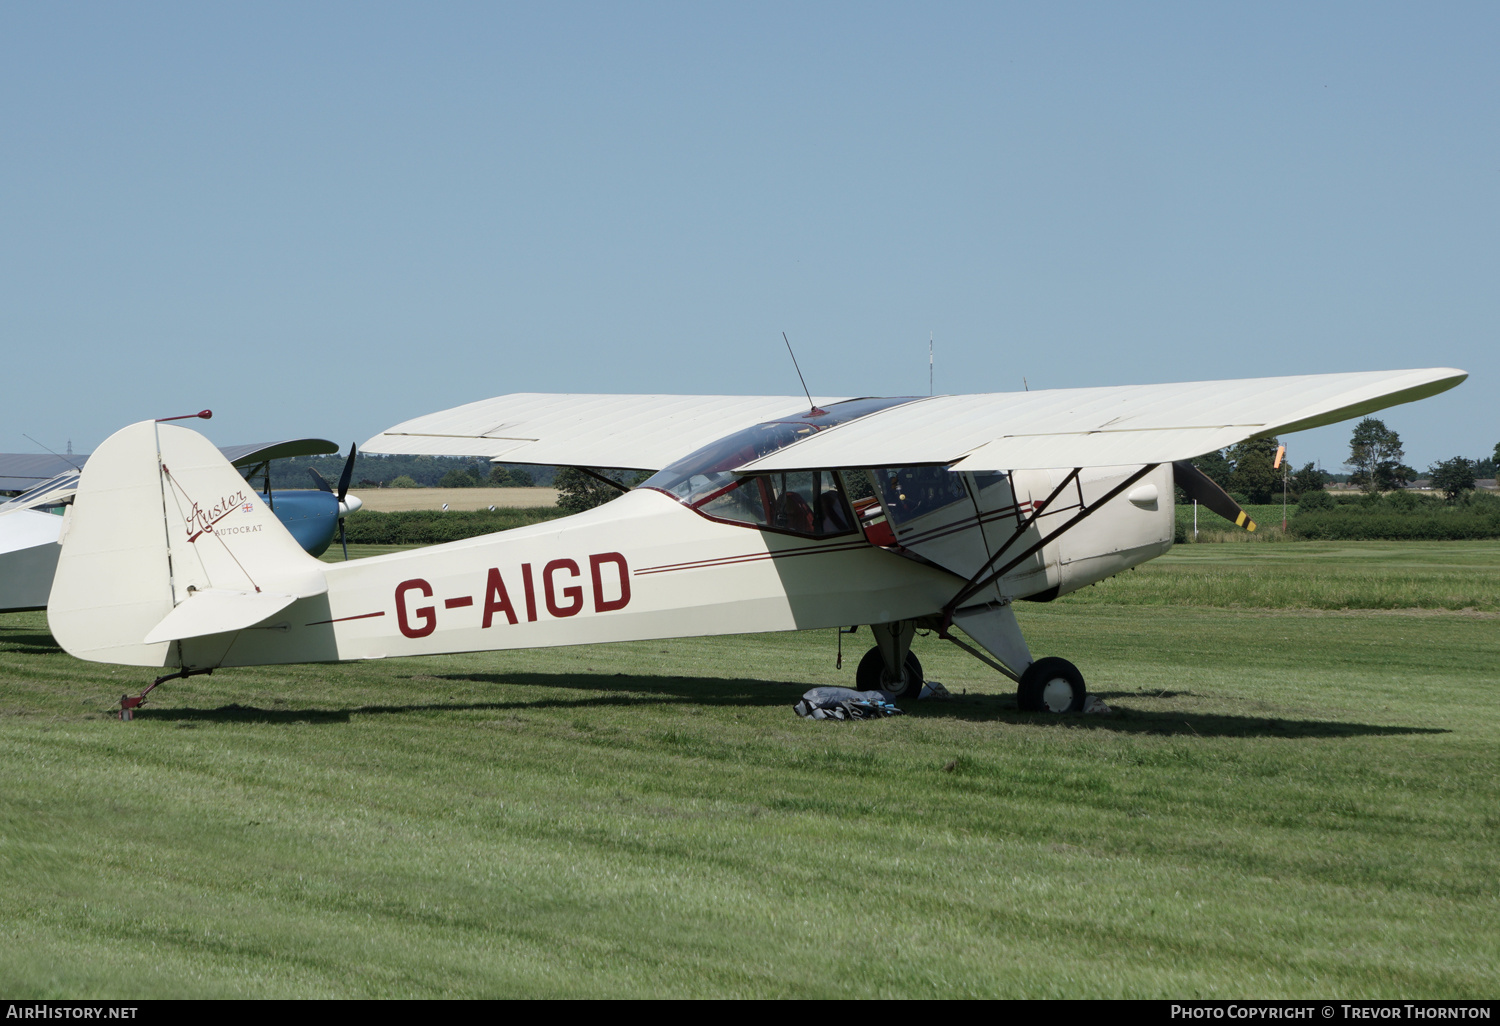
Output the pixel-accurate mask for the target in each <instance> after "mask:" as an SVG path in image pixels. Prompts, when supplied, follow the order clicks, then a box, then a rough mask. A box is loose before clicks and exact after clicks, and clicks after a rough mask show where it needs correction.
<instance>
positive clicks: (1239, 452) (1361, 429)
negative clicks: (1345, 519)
mask: <svg viewBox="0 0 1500 1026" xmlns="http://www.w3.org/2000/svg"><path fill="white" fill-rule="evenodd" d="M1280 444H1281V443H1280V442H1279V441H1278V440H1277V439H1275V438H1251V439H1248V440H1246V441H1244V442H1240V443H1239V444H1238V445H1233V446H1230V447H1229V448H1227V449H1220V450H1219V451H1218V452H1211V453H1206V454H1204V455H1202V456H1199V457H1197V458H1195V459H1194V460H1192V463H1193V464H1194V466H1196V467H1198V469H1200V470H1202V471H1203V472H1204V473H1205V474H1207V475H1208V476H1209V477H1210V478H1212V479H1213V480H1214V481H1215V482H1216V483H1217V484H1218V485H1219V487H1221V488H1223V489H1224V490H1225V491H1227V492H1229V493H1230V494H1231V495H1233V496H1234V497H1235V498H1236V499H1237V500H1238V501H1239V502H1240V503H1242V504H1243V503H1250V504H1253V505H1260V504H1263V503H1267V502H1272V501H1274V500H1276V499H1278V498H1280V496H1281V492H1282V488H1283V485H1285V490H1286V494H1287V498H1288V499H1289V500H1290V501H1292V502H1296V501H1298V500H1300V499H1301V498H1302V497H1303V496H1305V495H1307V494H1308V493H1309V492H1320V491H1322V490H1323V489H1324V488H1325V487H1326V486H1327V485H1328V484H1329V483H1330V482H1331V481H1333V480H1335V479H1337V480H1340V481H1343V482H1347V483H1349V484H1352V485H1355V486H1356V487H1358V488H1359V489H1360V490H1361V491H1363V492H1364V493H1365V494H1367V495H1379V494H1381V493H1383V492H1392V491H1398V490H1401V489H1405V488H1408V487H1410V485H1411V484H1412V482H1414V481H1416V480H1417V479H1418V477H1419V472H1418V471H1417V470H1415V469H1413V468H1412V467H1409V466H1407V465H1406V463H1405V462H1404V460H1405V458H1406V454H1405V451H1404V450H1403V448H1402V445H1401V436H1400V435H1399V434H1397V433H1396V432H1395V431H1393V430H1391V429H1390V428H1388V427H1386V425H1385V422H1384V421H1380V420H1377V419H1375V418H1374V417H1366V418H1365V419H1364V420H1361V421H1360V422H1359V423H1358V424H1356V425H1355V426H1354V432H1353V434H1352V435H1351V436H1350V439H1349V458H1348V461H1347V463H1346V466H1347V467H1348V470H1349V472H1348V473H1347V474H1341V475H1333V474H1328V473H1325V472H1323V471H1322V470H1319V469H1318V468H1317V467H1315V466H1314V465H1313V464H1311V463H1304V464H1303V465H1302V466H1301V467H1300V468H1299V469H1295V470H1294V469H1292V468H1291V467H1287V468H1286V472H1285V475H1283V472H1282V470H1280V469H1277V468H1276V467H1275V466H1274V463H1275V462H1276V450H1277V448H1278V447H1279V446H1280ZM1497 464H1500V443H1497V444H1496V445H1495V449H1494V452H1493V453H1491V454H1490V455H1489V456H1485V457H1482V458H1480V459H1467V458H1465V457H1463V456H1454V457H1453V458H1451V459H1447V460H1440V461H1439V462H1437V463H1434V464H1432V465H1431V466H1430V467H1428V468H1427V476H1428V478H1429V483H1430V485H1431V486H1432V488H1434V489H1436V490H1438V491H1441V492H1443V494H1444V497H1445V498H1446V499H1447V500H1448V501H1449V502H1453V501H1455V500H1457V499H1458V498H1460V497H1461V496H1463V495H1464V493H1466V492H1471V491H1473V490H1474V487H1475V483H1476V482H1477V481H1478V480H1480V479H1483V478H1493V477H1494V476H1495V468H1496V465H1497ZM1283 476H1284V478H1285V479H1284V480H1283Z"/></svg>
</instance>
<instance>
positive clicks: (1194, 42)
mask: <svg viewBox="0 0 1500 1026" xmlns="http://www.w3.org/2000/svg"><path fill="white" fill-rule="evenodd" d="M1497 45H1500V5H1496V4H1493V3H1488V4H1462V3H1446V4H1439V5H1431V4H1427V5H1419V4H1408V5H1404V6H1400V5H1379V4H1372V3H1364V2H1361V3H1350V4H1337V3H1319V4H1303V3H1299V4H1285V5H1272V4H1205V3H1191V4H1145V3H1132V4H1118V3H1100V4H1046V5H1042V4H1034V3H1027V4H1015V5H1006V4H999V3H983V4H973V5H969V4H931V3H924V4H920V5H919V4H906V5H882V4H874V3H868V2H860V3H854V4H833V3H814V4H807V3H798V4H784V5H778V4H770V3H757V4H738V5H734V4H723V3H682V4H660V3H612V4H565V3H548V4H526V5H515V6H507V5H502V4H498V3H483V4H473V5H465V4H457V3H447V4H421V5H417V4H405V5H398V4H374V3H358V4H328V3H324V4H316V3H314V4H306V3H296V4H272V3H257V4H243V5H238V6H233V5H227V4H202V3H192V4H181V5H175V6H173V5H163V4H106V3H99V4H78V3H50V4H39V3H33V4H27V3H10V4H6V5H4V6H0V340H3V342H0V345H3V352H4V376H5V377H4V380H5V382H6V385H7V387H6V388H5V389H4V402H3V407H0V450H3V451H16V452H29V451H36V448H35V447H34V446H33V445H32V444H31V443H30V442H28V441H27V440H26V439H25V438H24V437H23V434H30V435H32V436H34V437H35V438H37V439H39V440H40V441H42V442H44V443H45V444H47V445H49V446H53V447H56V448H59V449H60V448H61V447H62V446H63V445H64V444H65V443H66V442H67V441H68V440H69V439H71V440H72V442H73V445H74V447H75V449H77V450H78V451H88V450H89V449H91V448H92V447H94V446H95V445H97V444H98V443H99V442H100V441H101V440H102V439H103V438H104V437H106V436H107V435H108V434H109V433H110V432H112V431H114V430H115V429H117V428H119V427H121V426H123V425H124V424H126V423H128V422H131V421H134V420H139V419H143V418H146V417H152V416H164V415H168V414H173V413H179V412H187V411H191V410H197V409H199V408H202V407H205V406H208V407H212V408H213V409H214V411H215V414H216V416H215V419H214V420H213V421H212V422H211V424H208V425H204V427H205V428H206V429H207V431H208V433H209V435H210V437H212V438H214V439H215V441H218V442H220V443H221V444H222V443H230V442H244V441H259V440H264V439H270V438H280V437H286V436H290V435H301V434H317V435H327V436H329V437H332V438H335V439H337V440H339V441H340V442H341V443H344V444H347V442H348V441H350V440H351V439H358V440H362V439H364V438H366V437H368V436H369V435H371V434H374V433H375V432H376V431H378V430H380V429H381V428H384V427H386V426H388V425H390V424H393V423H395V422H397V421H399V420H402V419H404V418H407V417H410V416H414V415H417V414H420V413H426V412H430V411H433V410H437V409H442V408H445V407H448V406H453V405H457V404H459V403H462V402H467V401H470V400H474V399H479V398H484V397H488V396H491V395H498V394H501V393H504V392H511V391H585V392H587V391H597V392H644V391H660V392H715V391H722V392H731V393H792V392H795V391H796V390H797V383H796V378H795V376H794V374H793V372H792V369H791V366H790V364H789V362H788V360H787V357H786V353H785V351H784V349H783V347H782V343H781V336H780V332H781V331H783V330H785V331H786V332H787V333H788V334H789V335H790V336H791V339H792V341H793V343H794V344H795V345H796V346H797V350H798V355H799V357H800V359H801V362H802V368H803V370H804V372H805V373H806V375H807V379H808V383H809V385H810V386H811V387H812V388H813V390H814V391H815V392H821V393H824V394H848V395H860V394H900V393H925V392H926V390H927V352H926V347H927V338H928V333H929V332H932V333H933V335H934V336H935V338H936V348H937V375H936V377H937V389H938V391H940V392H972V391H1003V390H1010V389H1015V388H1020V387H1021V383H1022V378H1023V376H1024V377H1025V378H1026V379H1028V380H1029V382H1030V384H1031V386H1032V387H1033V388H1037V387H1061V386H1075V385H1096V384H1115V383H1129V382H1155V381H1171V380H1192V379H1200V378H1216V377H1241V376H1252V375H1254V376H1258V375H1263V374H1278V373H1286V374H1295V373H1313V372H1323V371H1338V370H1368V369H1383V368H1394V367H1412V366H1433V365H1447V366H1457V367H1462V368H1464V369H1466V370H1468V371H1470V372H1471V375H1472V376H1471V378H1470V380H1469V381H1468V382H1467V383H1466V384H1464V385H1462V386H1460V387H1459V389H1457V390H1456V391H1454V392H1451V393H1448V394H1447V395H1445V396H1442V397H1439V398H1436V399H1431V400H1427V401H1426V402H1424V403H1420V404H1417V405H1414V406H1407V407H1401V408H1398V409H1396V410H1392V411H1388V412H1387V413H1386V414H1385V415H1384V419H1385V420H1386V423H1387V424H1388V425H1390V426H1391V427H1393V428H1395V429H1396V430H1397V431H1399V432H1400V433H1401V436H1402V438H1403V440H1404V441H1405V442H1406V452H1407V459H1408V462H1410V463H1412V464H1413V465H1415V466H1418V467H1425V466H1426V465H1427V464H1428V463H1429V462H1431V461H1433V460H1437V459H1441V458H1446V457H1448V456H1451V455H1455V454H1465V455H1470V456H1475V455H1481V454H1487V453H1488V452H1489V451H1490V450H1491V449H1492V447H1493V446H1494V445H1495V443H1496V442H1497V441H1500V417H1497V415H1496V412H1495V410H1496V404H1495V401H1494V399H1495V387H1496V381H1497V372H1500V347H1497V345H1496V342H1497V334H1500V333H1497V327H1500V259H1497V247H1500V216H1497V204H1496V199H1497V190H1500V137H1497V127H1500V71H1497V62H1496V53H1497ZM1348 434H1349V429H1348V428H1347V427H1335V428H1324V429H1320V430H1319V431H1316V432H1309V433H1306V434H1304V435H1300V436H1294V437H1293V438H1292V439H1291V444H1292V457H1293V459H1294V461H1296V462H1298V463H1300V462H1304V461H1306V460H1311V459H1320V460H1321V461H1322V463H1323V464H1324V465H1325V467H1328V468H1330V469H1336V468H1337V467H1338V466H1339V465H1340V464H1341V463H1342V461H1343V459H1344V457H1345V456H1346V454H1347V438H1348Z"/></svg>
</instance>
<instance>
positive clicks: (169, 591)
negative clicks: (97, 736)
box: [47, 421, 327, 666]
mask: <svg viewBox="0 0 1500 1026" xmlns="http://www.w3.org/2000/svg"><path fill="white" fill-rule="evenodd" d="M61 541H62V553H61V555H60V556H59V557H58V561H57V574H56V576H55V577H54V578H53V581H52V594H51V597H50V598H49V600H48V604H47V619H48V621H49V623H50V625H51V628H52V635H53V637H54V638H56V639H57V641H58V643H59V644H60V645H62V647H63V648H64V649H66V650H67V651H68V652H69V653H70V654H72V655H75V656H77V657H79V658H80V659H92V660H95V661H98V662H111V663H126V664H130V665H135V666H178V665H182V663H181V646H180V645H178V644H175V643H176V642H178V641H180V640H181V639H183V638H192V637H201V636H205V635H210V634H222V633H225V632H228V631H236V630H241V629H243V628H245V627H250V626H252V625H254V624H256V623H259V622H261V621H262V620H265V619H266V618H267V617H269V616H272V615H273V614H275V613H276V612H278V611H279V610H280V609H282V608H284V607H286V606H288V605H290V604H291V603H292V602H294V601H295V600H296V599H298V598H303V597H307V596H311V595H317V594H321V593H322V592H324V591H326V590H327V583H326V581H325V580H324V578H323V573H322V569H321V568H322V564H321V563H320V562H318V560H316V559H314V558H313V557H311V556H309V555H308V554H307V553H305V552H303V551H302V548H301V546H299V545H298V544H297V542H296V540H295V539H293V538H292V536H291V535H290V534H289V533H288V532H287V530H286V528H285V527H283V526H282V525H281V523H280V522H279V521H278V520H277V519H276V516H275V514H274V513H272V512H271V511H270V510H269V509H268V508H266V506H265V504H264V503H263V502H261V500H260V498H259V497H258V496H257V495H256V494H255V492H254V490H253V489H251V487H250V486H249V485H248V484H247V483H246V482H245V480H244V479H243V478H242V477H240V475H239V472H238V471H236V470H235V469H234V467H232V466H231V465H230V464H229V463H228V461H226V460H225V459H224V457H223V456H222V455H221V454H220V453H219V451H218V450H217V449H215V448H214V447H213V445H212V444H211V443H210V442H209V441H208V439H206V438H204V437H203V436H202V435H200V434H198V433H197V432H196V431H190V430H188V429H186V428H180V427H173V426H172V425H169V424H158V423H155V422H153V421H144V422H142V423H139V424H132V425H131V426H129V427H127V428H123V429H121V430H120V431H117V432H115V434H113V435H111V436H110V437H109V438H108V439H106V440H105V442H104V444H103V445H101V446H99V448H98V449H96V450H95V452H94V455H93V456H92V457H90V459H89V462H88V464H87V465H86V466H85V467H84V470H83V477H82V479H81V480H80V481H79V484H78V494H77V495H76V496H75V497H74V500H73V506H72V509H71V510H70V511H69V513H68V519H67V521H66V523H65V525H64V527H63V536H62V539H61Z"/></svg>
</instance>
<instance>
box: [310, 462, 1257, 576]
mask: <svg viewBox="0 0 1500 1026" xmlns="http://www.w3.org/2000/svg"><path fill="white" fill-rule="evenodd" d="M356 454H357V449H356V447H355V445H354V443H353V442H350V443H349V459H348V460H347V461H346V462H345V463H344V472H343V473H342V474H340V475H339V491H338V499H339V544H340V545H342V546H343V548H344V559H345V560H348V558H349V542H348V540H347V539H346V538H345V537H344V517H345V516H346V515H347V514H349V513H353V512H354V511H355V510H357V509H359V507H361V506H363V505H364V503H362V502H360V501H359V497H358V496H356V497H355V498H354V500H353V501H352V502H351V501H348V496H349V481H350V479H351V478H353V477H354V457H355V455H356ZM1251 530H1254V528H1251Z"/></svg>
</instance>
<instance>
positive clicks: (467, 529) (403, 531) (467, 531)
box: [344, 506, 564, 545]
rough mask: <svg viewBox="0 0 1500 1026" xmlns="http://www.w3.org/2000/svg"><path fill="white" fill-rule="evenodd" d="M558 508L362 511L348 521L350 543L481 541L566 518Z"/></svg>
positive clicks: (346, 521) (423, 543)
mask: <svg viewBox="0 0 1500 1026" xmlns="http://www.w3.org/2000/svg"><path fill="white" fill-rule="evenodd" d="M563 515H564V513H563V511H562V510H560V509H558V508H557V507H555V506H537V507H532V508H529V509H495V510H485V509H480V510H450V511H447V512H442V511H439V510H427V509H419V510H407V511H403V512H396V513H381V512H376V511H375V510H360V511H359V512H358V513H357V514H355V515H354V516H351V517H349V518H348V519H346V520H345V522H344V523H345V527H346V528H347V530H348V534H349V541H351V542H359V543H363V544H367V545H435V544H437V543H439V542H450V541H459V540H461V539H464V538H477V537H478V536H480V535H482V534H494V533H495V532H496V531H508V530H510V529H511V528H514V527H525V526H527V525H529V524H539V523H542V522H543V521H545V520H553V519H556V518H557V517H560V516H563Z"/></svg>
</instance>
